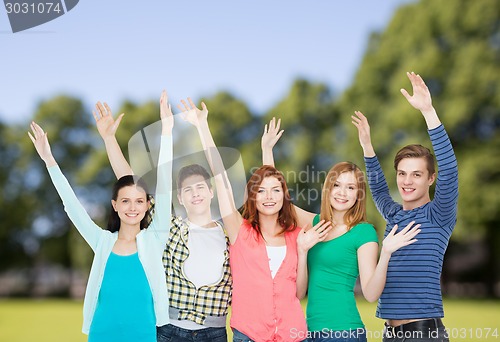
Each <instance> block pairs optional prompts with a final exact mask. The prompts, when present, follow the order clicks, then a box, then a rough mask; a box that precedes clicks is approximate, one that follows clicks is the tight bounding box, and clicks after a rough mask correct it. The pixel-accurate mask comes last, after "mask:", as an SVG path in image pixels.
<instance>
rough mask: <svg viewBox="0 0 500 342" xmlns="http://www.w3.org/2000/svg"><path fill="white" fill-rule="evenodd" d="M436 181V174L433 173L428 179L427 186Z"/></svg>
mask: <svg viewBox="0 0 500 342" xmlns="http://www.w3.org/2000/svg"><path fill="white" fill-rule="evenodd" d="M435 180H436V173H433V174H432V175H431V176H430V177H429V186H431V185H432V183H434V181H435Z"/></svg>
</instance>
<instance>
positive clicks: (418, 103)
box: [401, 72, 432, 112]
mask: <svg viewBox="0 0 500 342" xmlns="http://www.w3.org/2000/svg"><path fill="white" fill-rule="evenodd" d="M406 75H407V76H408V78H409V79H410V82H411V86H412V88H413V95H410V94H408V92H407V91H406V89H401V94H403V96H404V97H405V98H406V99H407V100H408V102H409V103H410V104H411V105H412V106H413V107H414V108H415V109H418V110H419V111H421V112H427V111H430V110H432V98H431V93H430V91H429V88H427V86H426V85H425V82H424V80H423V79H422V77H420V75H417V74H415V73H414V72H407V73H406Z"/></svg>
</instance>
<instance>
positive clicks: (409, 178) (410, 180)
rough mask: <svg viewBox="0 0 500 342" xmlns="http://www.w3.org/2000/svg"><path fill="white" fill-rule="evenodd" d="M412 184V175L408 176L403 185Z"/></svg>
mask: <svg viewBox="0 0 500 342" xmlns="http://www.w3.org/2000/svg"><path fill="white" fill-rule="evenodd" d="M411 183H412V178H411V175H406V176H405V178H404V179H403V184H411Z"/></svg>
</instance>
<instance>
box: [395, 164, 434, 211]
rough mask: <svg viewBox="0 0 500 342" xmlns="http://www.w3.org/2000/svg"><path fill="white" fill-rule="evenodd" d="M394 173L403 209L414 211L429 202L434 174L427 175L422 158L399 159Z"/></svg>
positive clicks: (425, 165)
mask: <svg viewBox="0 0 500 342" xmlns="http://www.w3.org/2000/svg"><path fill="white" fill-rule="evenodd" d="M396 172H397V178H396V182H397V185H398V190H399V194H400V195H401V198H402V199H403V209H405V210H411V209H415V208H417V207H420V206H422V205H424V204H426V203H428V202H430V195H429V188H430V186H431V185H432V183H433V182H434V179H435V174H432V175H429V171H428V170H427V162H426V160H425V159H424V158H404V159H401V161H400V162H399V164H398V166H397V171H396Z"/></svg>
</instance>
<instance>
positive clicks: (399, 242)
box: [382, 221, 420, 254]
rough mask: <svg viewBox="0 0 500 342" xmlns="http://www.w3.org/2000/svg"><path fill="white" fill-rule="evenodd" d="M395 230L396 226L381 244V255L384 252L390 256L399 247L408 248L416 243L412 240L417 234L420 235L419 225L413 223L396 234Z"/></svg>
mask: <svg viewBox="0 0 500 342" xmlns="http://www.w3.org/2000/svg"><path fill="white" fill-rule="evenodd" d="M397 230H398V225H395V226H394V227H393V228H392V229H391V231H390V232H389V234H387V236H386V237H385V239H384V241H383V242H382V253H383V252H385V253H388V254H392V253H394V252H395V251H397V250H398V249H400V248H401V247H404V246H408V245H411V244H412V243H414V242H416V241H417V239H414V238H415V236H417V234H418V233H420V224H415V221H412V222H410V223H409V224H408V225H406V227H404V229H402V230H401V231H400V232H399V233H397V234H396V231H397Z"/></svg>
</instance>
